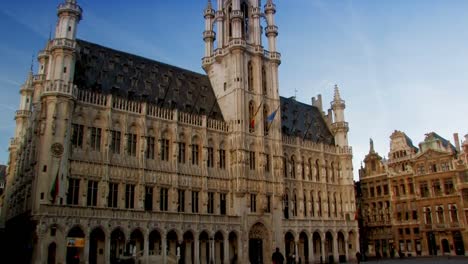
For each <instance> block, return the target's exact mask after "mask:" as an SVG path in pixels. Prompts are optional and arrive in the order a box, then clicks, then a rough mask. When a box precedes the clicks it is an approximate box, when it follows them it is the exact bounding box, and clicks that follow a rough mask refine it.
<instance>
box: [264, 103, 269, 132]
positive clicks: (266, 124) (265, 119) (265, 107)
mask: <svg viewBox="0 0 468 264" xmlns="http://www.w3.org/2000/svg"><path fill="white" fill-rule="evenodd" d="M268 130H269V127H268V105H266V104H265V105H263V134H264V135H265V136H267V135H268Z"/></svg>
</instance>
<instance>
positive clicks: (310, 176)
mask: <svg viewBox="0 0 468 264" xmlns="http://www.w3.org/2000/svg"><path fill="white" fill-rule="evenodd" d="M313 171H314V170H313V165H312V159H309V174H308V179H309V181H311V180H312V173H313Z"/></svg>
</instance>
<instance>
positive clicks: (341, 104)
mask: <svg viewBox="0 0 468 264" xmlns="http://www.w3.org/2000/svg"><path fill="white" fill-rule="evenodd" d="M331 107H332V109H333V113H334V118H333V121H334V122H333V123H332V131H333V134H334V135H335V143H336V145H338V146H340V147H347V146H348V131H349V126H348V122H345V117H344V110H345V108H346V105H345V101H344V100H342V99H341V95H340V90H339V88H338V85H335V94H334V96H333V101H332V102H331Z"/></svg>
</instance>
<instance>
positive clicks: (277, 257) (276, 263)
mask: <svg viewBox="0 0 468 264" xmlns="http://www.w3.org/2000/svg"><path fill="white" fill-rule="evenodd" d="M271 260H272V261H273V264H283V262H284V256H283V254H281V252H280V250H279V248H276V251H275V252H274V253H273V255H272V256H271Z"/></svg>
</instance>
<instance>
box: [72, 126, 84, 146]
mask: <svg viewBox="0 0 468 264" xmlns="http://www.w3.org/2000/svg"><path fill="white" fill-rule="evenodd" d="M83 131H84V126H83V125H79V124H72V140H71V141H72V146H73V147H75V148H82V147H83Z"/></svg>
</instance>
